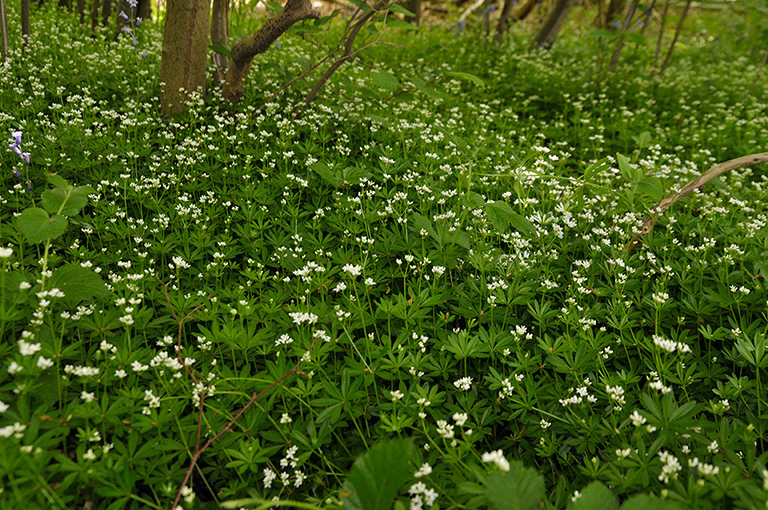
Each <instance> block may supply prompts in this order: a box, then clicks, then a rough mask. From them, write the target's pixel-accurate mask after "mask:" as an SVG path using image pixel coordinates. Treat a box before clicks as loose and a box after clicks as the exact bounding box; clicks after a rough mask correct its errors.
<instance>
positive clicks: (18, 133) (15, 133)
mask: <svg viewBox="0 0 768 510" xmlns="http://www.w3.org/2000/svg"><path fill="white" fill-rule="evenodd" d="M22 134H23V133H22V132H21V131H13V132H11V136H12V137H13V139H14V140H15V141H16V145H21V135H22Z"/></svg>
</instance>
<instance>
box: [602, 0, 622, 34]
mask: <svg viewBox="0 0 768 510" xmlns="http://www.w3.org/2000/svg"><path fill="white" fill-rule="evenodd" d="M626 7H627V0H610V1H609V2H608V8H607V9H606V10H605V24H604V25H603V28H607V29H608V30H616V29H617V28H619V25H618V23H617V22H621V17H622V14H624V10H625V9H626Z"/></svg>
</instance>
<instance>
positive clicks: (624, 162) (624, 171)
mask: <svg viewBox="0 0 768 510" xmlns="http://www.w3.org/2000/svg"><path fill="white" fill-rule="evenodd" d="M616 160H617V161H618V162H619V170H620V171H621V176H622V177H624V178H625V179H626V180H628V181H632V182H635V181H637V180H638V179H640V177H641V175H640V172H639V171H638V170H636V169H633V168H632V166H631V165H630V164H629V160H628V159H627V158H626V156H624V155H623V154H616Z"/></svg>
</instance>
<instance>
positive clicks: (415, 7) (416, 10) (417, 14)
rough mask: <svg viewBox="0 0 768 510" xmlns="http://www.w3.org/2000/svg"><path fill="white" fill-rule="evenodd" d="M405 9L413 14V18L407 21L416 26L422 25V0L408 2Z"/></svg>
mask: <svg viewBox="0 0 768 510" xmlns="http://www.w3.org/2000/svg"><path fill="white" fill-rule="evenodd" d="M405 8H406V9H408V10H409V11H411V12H412V13H413V17H410V18H408V19H407V21H410V22H411V23H413V24H414V25H416V26H419V25H421V0H408V2H406V4H405Z"/></svg>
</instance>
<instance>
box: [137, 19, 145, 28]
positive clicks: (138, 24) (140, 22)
mask: <svg viewBox="0 0 768 510" xmlns="http://www.w3.org/2000/svg"><path fill="white" fill-rule="evenodd" d="M142 23H144V20H143V19H141V18H136V26H137V27H140V26H141V24H142Z"/></svg>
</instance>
